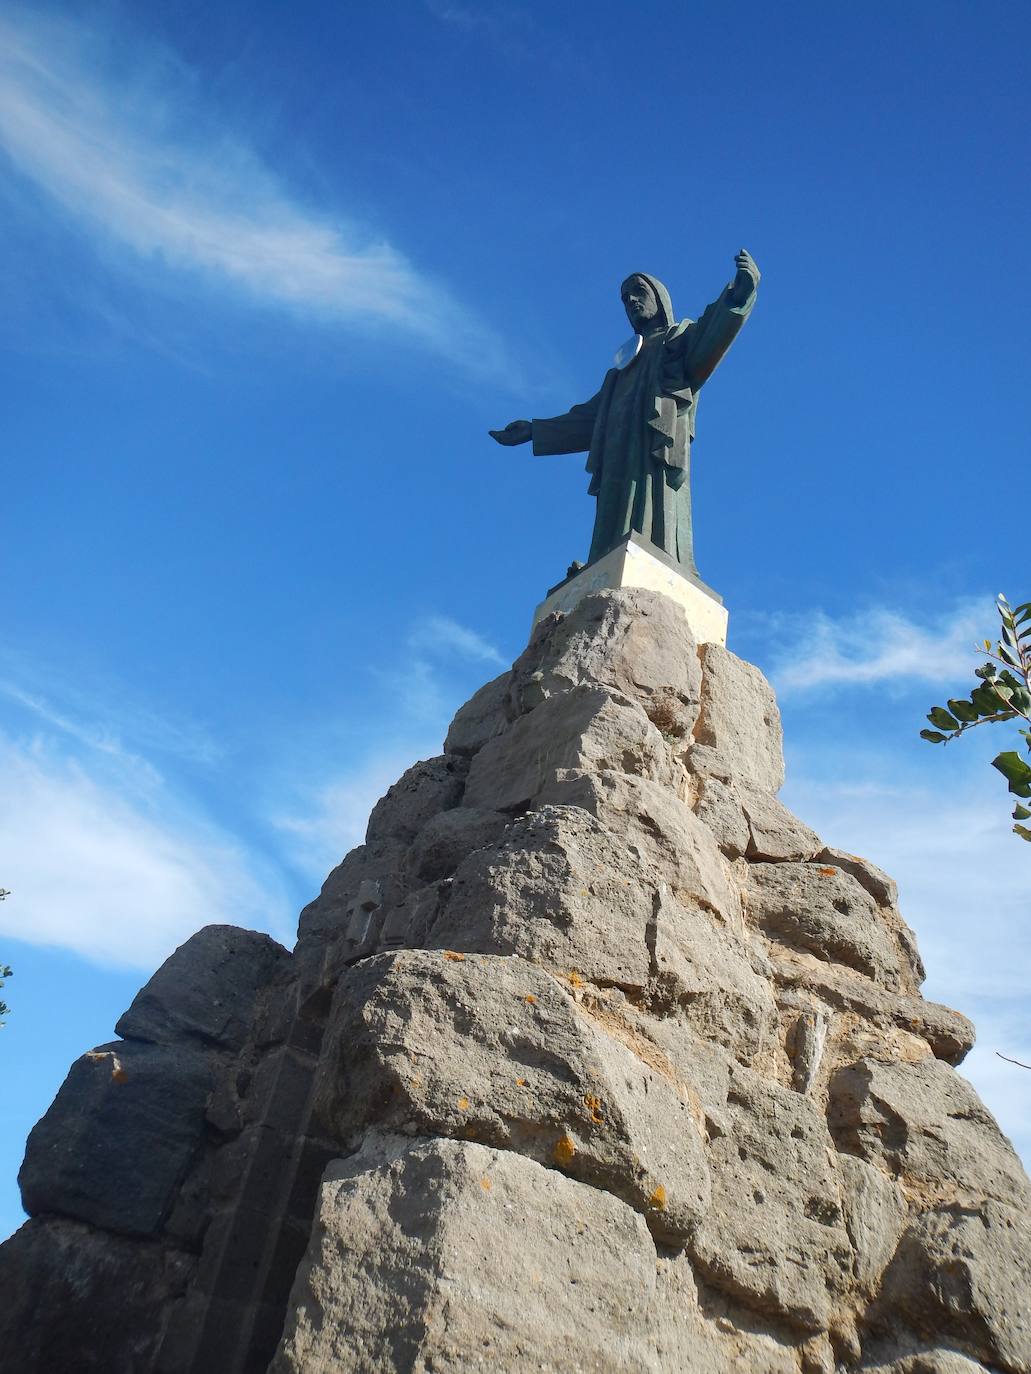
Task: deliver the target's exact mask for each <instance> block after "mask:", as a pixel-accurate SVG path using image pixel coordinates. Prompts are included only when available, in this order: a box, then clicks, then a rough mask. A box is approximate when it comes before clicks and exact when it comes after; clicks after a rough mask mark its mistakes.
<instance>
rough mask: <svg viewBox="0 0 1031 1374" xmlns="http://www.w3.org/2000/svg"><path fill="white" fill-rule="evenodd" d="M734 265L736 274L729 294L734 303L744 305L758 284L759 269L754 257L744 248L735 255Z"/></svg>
mask: <svg viewBox="0 0 1031 1374" xmlns="http://www.w3.org/2000/svg"><path fill="white" fill-rule="evenodd" d="M734 266H735V267H736V268H737V276H736V277H735V278H734V285H733V286H732V287H731V288H730V294H731V296H732V297H733V298H734V304H735V305H744V303H745V301H747V300H748V297H749V296H750V295H751V294H752V292H753V291H754V290H755V288H756V287H757V286H758V285H759V269H758V267H756V265H755V259H754V258H753V257H752V255H751V253H749V252H748V251H747V249H744V248H742V249H741V252H740V253H738V254H736V255H735V257H734Z"/></svg>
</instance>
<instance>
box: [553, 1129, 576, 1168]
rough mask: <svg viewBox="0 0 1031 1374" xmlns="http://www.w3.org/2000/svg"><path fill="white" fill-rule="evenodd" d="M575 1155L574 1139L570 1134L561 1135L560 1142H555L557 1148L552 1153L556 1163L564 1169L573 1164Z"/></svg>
mask: <svg viewBox="0 0 1031 1374" xmlns="http://www.w3.org/2000/svg"><path fill="white" fill-rule="evenodd" d="M575 1154H576V1141H575V1140H574V1139H573V1137H572V1136H571V1135H570V1134H569V1133H568V1132H567V1133H566V1134H565V1135H560V1136H559V1138H558V1140H556V1141H555V1148H554V1149H553V1150H552V1152H551V1155H552V1158H553V1159H554V1161H555V1163H556V1164H559V1165H561V1166H562V1168H563V1169H564V1168H565V1167H566V1166H567V1165H568V1164H570V1163H572V1159H573V1156H574V1155H575Z"/></svg>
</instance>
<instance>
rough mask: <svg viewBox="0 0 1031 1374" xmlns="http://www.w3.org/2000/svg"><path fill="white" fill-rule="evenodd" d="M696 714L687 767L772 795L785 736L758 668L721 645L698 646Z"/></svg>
mask: <svg viewBox="0 0 1031 1374" xmlns="http://www.w3.org/2000/svg"><path fill="white" fill-rule="evenodd" d="M699 653H700V656H701V661H702V687H701V709H700V714H699V717H698V723H697V725H696V726H695V730H694V741H695V742H694V744H693V746H692V747H691V748H690V749H689V750H688V753H687V758H686V762H687V766H688V768H689V769H690V770H691V771H692V772H695V773H701V774H707V775H709V776H714V777H718V778H722V779H723V780H724V781H726V782H731V783H743V784H746V785H747V786H750V787H755V788H757V789H758V790H759V791H761V792H771V793H772V792H777V791H779V790H780V788H781V786H782V785H783V782H784V732H783V729H782V727H781V723H780V711H779V710H778V709H777V699H776V697H775V696H774V695H773V688H772V687H771V686H770V684H769V683H768V682H767V681H766V679H765V678H764V677H763V675H762V673H761V672H760V671H759V669H758V668H756V667H753V665H752V664H751V663H745V662H744V660H743V659H740V658H738V657H737V655H736V654H732V653H731V652H730V650H729V649H724V648H723V646H722V645H720V644H703V645H702V647H701V649H700V650H699Z"/></svg>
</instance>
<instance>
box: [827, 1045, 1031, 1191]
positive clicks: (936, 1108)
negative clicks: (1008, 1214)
mask: <svg viewBox="0 0 1031 1374" xmlns="http://www.w3.org/2000/svg"><path fill="white" fill-rule="evenodd" d="M829 1121H830V1126H831V1130H832V1131H833V1132H834V1134H835V1136H836V1139H837V1142H838V1147H839V1148H840V1149H844V1150H848V1151H849V1152H850V1153H854V1154H856V1155H858V1156H860V1158H863V1159H868V1160H870V1161H871V1162H872V1163H874V1164H877V1165H878V1166H879V1167H880V1168H882V1169H884V1170H885V1172H886V1173H888V1174H889V1175H890V1176H891V1177H894V1178H897V1179H898V1180H899V1182H900V1183H901V1184H902V1186H903V1187H904V1188H905V1189H907V1190H908V1192H909V1193H910V1195H911V1196H912V1197H914V1198H915V1199H918V1200H920V1201H921V1202H923V1203H924V1204H925V1205H926V1203H927V1202H932V1201H933V1202H935V1203H944V1204H951V1203H962V1204H964V1205H974V1204H975V1203H976V1202H978V1201H981V1200H983V1199H985V1198H995V1199H997V1200H998V1201H1000V1202H1005V1203H1008V1204H1010V1205H1011V1206H1014V1207H1027V1206H1028V1204H1029V1203H1031V1187H1029V1184H1028V1180H1027V1176H1026V1174H1025V1173H1024V1170H1023V1168H1022V1167H1021V1164H1020V1161H1019V1160H1018V1158H1017V1156H1016V1155H1015V1154H1014V1152H1013V1147H1012V1146H1011V1145H1010V1143H1009V1141H1008V1140H1007V1139H1006V1137H1005V1136H1004V1135H1003V1134H1002V1132H1001V1131H1000V1130H999V1128H998V1126H997V1125H996V1124H995V1120H994V1118H993V1117H992V1115H991V1113H990V1112H989V1111H988V1110H987V1109H986V1108H985V1107H984V1106H983V1105H982V1104H981V1101H980V1099H979V1098H978V1096H977V1094H976V1093H975V1092H974V1090H973V1088H972V1087H971V1086H970V1084H969V1083H967V1082H966V1080H965V1079H963V1078H961V1077H960V1076H959V1074H957V1073H954V1072H953V1071H952V1070H951V1069H950V1068H948V1066H947V1065H945V1064H942V1063H941V1062H939V1061H938V1060H937V1059H931V1058H928V1059H924V1060H921V1061H920V1062H919V1063H917V1064H907V1063H897V1064H884V1063H880V1062H878V1061H876V1060H860V1061H859V1062H858V1063H856V1064H850V1065H846V1066H845V1067H843V1068H841V1069H838V1070H837V1072H836V1073H835V1074H834V1076H833V1077H832V1079H831V1082H830V1105H829Z"/></svg>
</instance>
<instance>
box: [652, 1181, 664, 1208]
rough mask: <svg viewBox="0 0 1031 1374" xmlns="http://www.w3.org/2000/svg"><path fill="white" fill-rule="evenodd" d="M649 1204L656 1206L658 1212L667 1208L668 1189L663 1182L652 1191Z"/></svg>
mask: <svg viewBox="0 0 1031 1374" xmlns="http://www.w3.org/2000/svg"><path fill="white" fill-rule="evenodd" d="M648 1206H649V1207H654V1208H655V1210H656V1211H657V1212H661V1211H664V1210H665V1207H666V1190H665V1188H664V1187H663V1186H662V1184H661V1183H660V1184H659V1185H658V1187H657V1188H656V1189H655V1191H654V1192H653V1193H652V1195H651V1197H650V1198H649V1199H648Z"/></svg>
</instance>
